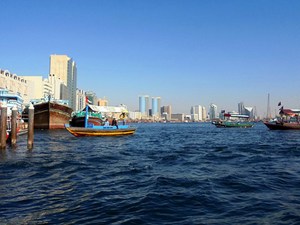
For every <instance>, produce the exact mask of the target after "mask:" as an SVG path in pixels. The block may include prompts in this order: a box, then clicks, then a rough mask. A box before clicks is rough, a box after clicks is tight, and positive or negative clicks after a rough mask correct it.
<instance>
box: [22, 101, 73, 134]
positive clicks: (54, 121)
mask: <svg viewBox="0 0 300 225" xmlns="http://www.w3.org/2000/svg"><path fill="white" fill-rule="evenodd" d="M72 111H73V110H72V108H70V107H69V106H68V104H67V103H66V101H63V100H49V101H41V102H38V103H35V104H34V128H35V129H64V125H65V124H66V123H69V120H70V118H71V113H72ZM26 113H27V114H28V108H26V109H25V111H24V114H26Z"/></svg>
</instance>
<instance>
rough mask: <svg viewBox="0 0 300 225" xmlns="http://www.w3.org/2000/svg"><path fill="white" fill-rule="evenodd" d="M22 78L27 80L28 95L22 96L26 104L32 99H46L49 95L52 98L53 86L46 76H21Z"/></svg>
mask: <svg viewBox="0 0 300 225" xmlns="http://www.w3.org/2000/svg"><path fill="white" fill-rule="evenodd" d="M22 78H24V79H26V80H27V81H28V87H29V90H30V92H29V93H28V96H27V97H26V98H24V102H25V103H26V104H28V103H29V102H30V100H34V99H35V100H37V99H40V100H42V99H48V98H49V96H50V97H51V98H53V86H52V84H51V83H50V82H49V80H48V79H47V78H43V76H22ZM58 99H60V98H58Z"/></svg>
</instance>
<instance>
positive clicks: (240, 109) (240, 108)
mask: <svg viewBox="0 0 300 225" xmlns="http://www.w3.org/2000/svg"><path fill="white" fill-rule="evenodd" d="M238 113H239V114H240V115H244V114H245V106H244V103H243V102H240V103H239V104H238Z"/></svg>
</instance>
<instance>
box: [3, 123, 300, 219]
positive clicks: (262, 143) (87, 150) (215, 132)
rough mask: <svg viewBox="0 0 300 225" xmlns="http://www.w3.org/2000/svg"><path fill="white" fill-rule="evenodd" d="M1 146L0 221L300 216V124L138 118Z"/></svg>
mask: <svg viewBox="0 0 300 225" xmlns="http://www.w3.org/2000/svg"><path fill="white" fill-rule="evenodd" d="M136 126H137V127H138V130H137V132H136V134H134V135H132V136H124V137H98V138H97V137H85V138H76V137H73V136H71V135H70V134H69V133H67V132H66V131H64V130H59V131H36V132H35V142H34V149H33V150H32V151H27V149H26V148H27V145H26V137H23V138H19V140H18V147H17V149H16V150H13V149H11V148H10V147H8V148H7V149H6V150H4V151H2V152H0V153H1V155H0V159H1V160H0V224H300V132H299V131H298V132H297V131H270V130H268V129H267V128H266V127H265V126H264V125H263V124H256V126H255V127H253V128H251V129H222V128H215V127H214V126H213V125H211V124H204V123H201V124H199V123H182V124H137V125H136Z"/></svg>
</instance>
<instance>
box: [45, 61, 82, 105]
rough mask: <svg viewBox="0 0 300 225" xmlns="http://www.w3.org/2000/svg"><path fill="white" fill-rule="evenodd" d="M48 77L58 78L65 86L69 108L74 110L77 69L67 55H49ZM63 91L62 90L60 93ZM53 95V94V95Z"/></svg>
mask: <svg viewBox="0 0 300 225" xmlns="http://www.w3.org/2000/svg"><path fill="white" fill-rule="evenodd" d="M49 74H50V75H52V76H53V75H54V76H56V77H57V78H59V79H60V80H61V81H62V82H63V83H64V84H65V85H66V86H67V88H66V91H67V95H65V94H64V93H62V94H61V95H62V96H67V99H66V100H69V106H70V107H71V108H73V109H74V110H75V108H76V89H77V67H76V63H75V62H74V61H73V59H72V58H70V57H68V56H67V55H50V72H49ZM63 91H64V90H63V89H62V92H63ZM54 94H55V93H54Z"/></svg>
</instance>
